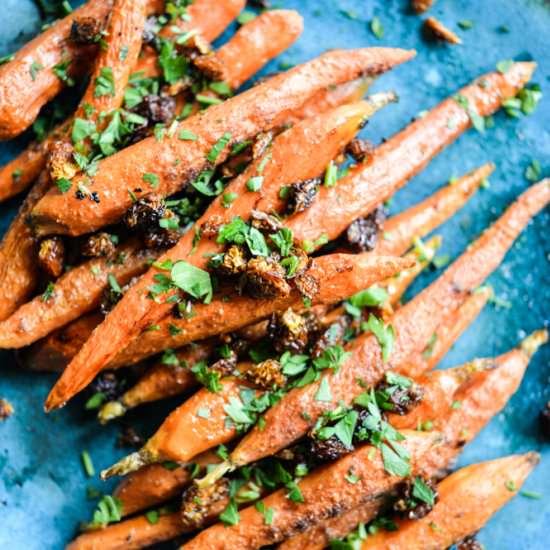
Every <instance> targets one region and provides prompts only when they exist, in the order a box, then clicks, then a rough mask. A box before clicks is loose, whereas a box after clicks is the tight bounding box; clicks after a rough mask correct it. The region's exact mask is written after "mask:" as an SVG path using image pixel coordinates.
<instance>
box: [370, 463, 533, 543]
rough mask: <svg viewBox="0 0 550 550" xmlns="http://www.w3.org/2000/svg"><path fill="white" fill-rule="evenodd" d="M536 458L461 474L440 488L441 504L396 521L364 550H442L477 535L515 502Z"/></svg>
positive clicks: (471, 468)
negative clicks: (415, 516)
mask: <svg viewBox="0 0 550 550" xmlns="http://www.w3.org/2000/svg"><path fill="white" fill-rule="evenodd" d="M539 461H540V456H539V455H538V454H537V453H527V454H524V455H512V456H508V457H505V458H500V459H497V460H491V461H490V462H482V463H480V464H473V465H472V466H467V467H465V468H461V469H460V470H458V471H457V472H454V473H452V474H451V475H450V476H449V477H448V478H446V479H444V480H443V481H442V482H441V483H439V485H438V486H437V492H438V493H439V500H438V502H437V503H436V504H435V506H434V508H433V510H432V511H431V512H430V513H429V514H428V515H427V516H425V517H423V518H421V519H418V520H399V519H398V520H397V521H396V524H397V529H396V530H395V531H392V532H390V531H385V530H380V531H379V532H378V533H376V534H375V535H373V536H369V537H368V538H367V539H366V540H365V541H364V542H363V545H362V546H361V549H362V550H376V549H379V550H382V549H384V550H398V549H401V548H410V549H411V550H416V549H417V550H420V549H422V550H440V549H441V548H448V547H450V546H452V545H453V544H454V543H456V542H459V541H460V540H462V539H463V538H465V537H467V536H469V535H473V534H475V533H476V532H477V531H479V530H480V529H481V528H482V527H483V526H484V525H485V523H486V522H487V521H488V520H489V519H490V518H491V516H493V515H494V514H495V513H496V512H497V511H498V510H499V509H500V508H502V506H504V505H505V504H506V503H507V502H508V501H509V500H510V499H512V498H513V497H514V496H515V495H516V494H517V492H518V491H519V490H520V489H521V486H522V485H523V483H524V482H525V480H526V479H527V477H528V476H529V474H530V473H531V472H532V471H533V469H534V468H535V466H536V465H537V464H538V463H539Z"/></svg>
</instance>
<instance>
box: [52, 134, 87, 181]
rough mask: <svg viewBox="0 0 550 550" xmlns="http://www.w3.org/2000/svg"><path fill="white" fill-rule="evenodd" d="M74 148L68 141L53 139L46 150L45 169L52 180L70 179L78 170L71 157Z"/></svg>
mask: <svg viewBox="0 0 550 550" xmlns="http://www.w3.org/2000/svg"><path fill="white" fill-rule="evenodd" d="M73 154H74V149H73V146H72V145H71V144H70V143H67V142H65V141H55V142H54V143H53V144H52V145H51V147H50V150H49V152H48V156H47V160H46V163H47V170H48V172H49V174H50V176H51V178H52V180H54V181H57V180H61V179H67V180H71V179H72V178H74V177H75V176H76V174H78V172H79V171H80V169H79V167H78V165H77V164H76V163H75V162H74V158H73Z"/></svg>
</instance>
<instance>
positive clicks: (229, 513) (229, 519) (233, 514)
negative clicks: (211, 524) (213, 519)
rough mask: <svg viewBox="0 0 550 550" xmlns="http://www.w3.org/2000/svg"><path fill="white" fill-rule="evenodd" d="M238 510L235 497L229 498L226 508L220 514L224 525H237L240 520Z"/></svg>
mask: <svg viewBox="0 0 550 550" xmlns="http://www.w3.org/2000/svg"><path fill="white" fill-rule="evenodd" d="M240 519H241V518H240V516H239V511H238V509H237V503H236V502H235V499H233V498H232V499H230V501H229V504H228V505H227V508H226V509H225V510H224V511H223V512H222V513H221V514H220V520H221V521H222V522H223V523H225V524H226V525H237V524H238V523H239V521H240Z"/></svg>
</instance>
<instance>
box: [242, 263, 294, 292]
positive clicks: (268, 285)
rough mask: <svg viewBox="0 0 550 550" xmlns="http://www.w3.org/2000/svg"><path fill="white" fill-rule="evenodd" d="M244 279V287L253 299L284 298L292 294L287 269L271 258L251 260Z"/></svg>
mask: <svg viewBox="0 0 550 550" xmlns="http://www.w3.org/2000/svg"><path fill="white" fill-rule="evenodd" d="M244 277H245V281H244V287H245V289H246V291H247V292H248V293H249V294H250V295H251V296H252V297H253V298H279V297H280V298H284V297H286V296H288V295H289V294H290V291H291V288H290V285H289V284H288V283H287V281H286V280H285V277H286V270H285V268H284V267H282V266H281V265H280V264H279V263H278V262H277V261H276V260H274V259H273V258H271V257H263V256H258V257H257V258H252V259H251V260H249V262H248V264H247V266H246V272H245V275H244Z"/></svg>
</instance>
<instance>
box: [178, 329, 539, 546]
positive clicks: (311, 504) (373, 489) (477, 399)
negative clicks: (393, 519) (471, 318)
mask: <svg viewBox="0 0 550 550" xmlns="http://www.w3.org/2000/svg"><path fill="white" fill-rule="evenodd" d="M547 339H548V334H547V332H546V331H538V332H535V333H534V334H533V335H531V336H529V337H528V338H527V339H525V340H524V341H523V342H522V343H521V344H520V346H519V347H518V348H517V349H515V350H512V351H510V352H508V353H506V354H504V355H501V356H499V357H497V358H496V359H494V360H482V361H481V363H479V362H478V367H479V368H477V369H471V368H467V367H466V368H464V369H458V370H455V369H453V371H454V373H452V374H451V376H453V374H454V378H455V380H454V381H453V382H452V383H453V384H454V387H453V390H455V392H454V395H455V398H457V399H461V401H460V403H461V406H460V407H444V406H442V404H443V405H444V404H445V402H447V403H448V395H447V396H445V397H443V398H442V397H441V396H440V395H437V394H435V395H434V394H431V395H430V394H429V395H430V397H431V398H432V399H434V400H435V401H433V404H434V405H435V408H437V409H439V410H441V412H442V413H444V414H443V415H442V416H441V415H440V417H439V423H438V424H437V425H436V429H438V428H441V430H442V433H438V432H432V433H431V435H432V436H433V437H434V439H433V441H434V442H437V443H436V444H435V445H430V444H429V440H426V439H424V440H419V436H421V435H422V433H419V432H411V431H409V430H403V431H402V432H401V433H402V434H403V435H405V441H404V442H403V443H405V444H407V449H409V450H410V456H411V462H412V464H411V471H412V472H413V474H417V473H422V474H423V475H425V476H426V477H433V476H434V475H435V474H436V472H437V471H438V470H439V469H441V468H442V467H445V466H446V465H447V464H448V463H449V461H450V460H451V459H452V458H454V457H455V456H456V455H457V454H458V452H460V450H461V449H462V448H463V445H464V443H465V442H468V441H471V440H472V438H473V437H475V435H477V433H478V432H479V431H480V429H481V428H482V427H483V426H484V425H485V424H486V423H487V422H488V420H489V419H490V418H492V417H493V416H494V415H495V414H496V413H497V412H498V411H499V410H500V409H501V408H502V407H503V406H504V405H505V404H506V402H507V400H508V399H509V398H510V396H511V395H512V394H513V393H514V391H515V390H516V389H517V387H518V385H519V383H520V382H521V379H522V376H523V373H524V372H525V369H526V368H527V365H528V363H529V360H530V358H531V357H532V355H533V353H535V351H536V350H537V348H538V347H539V346H540V345H541V344H542V343H544V342H545V341H546V340H547ZM440 376H441V377H442V378H440V379H439V382H440V384H441V387H440V389H441V390H442V389H443V388H445V387H446V385H447V384H448V383H449V381H448V380H444V379H443V377H444V376H445V372H443V373H442V374H441V375H440ZM446 376H449V375H448V374H447V375H446ZM436 386H437V384H434V387H436ZM443 395H444V394H443ZM440 401H441V402H440ZM395 419H396V415H395V414H392V415H391V422H393V421H395ZM403 419H404V421H405V423H407V420H406V419H408V422H414V420H415V419H414V417H411V416H410V415H407V416H405V417H403ZM424 435H427V434H425V433H424ZM419 441H422V443H421V445H423V447H422V449H420V450H418V449H417V448H416V447H417V445H418V443H419ZM350 471H351V472H353V474H354V477H355V479H357V478H359V479H358V481H357V482H356V483H351V482H349V481H348V480H347V477H346V476H349V473H350ZM382 474H383V475H382ZM379 476H380V477H382V479H380V477H379ZM375 479H376V481H374V480H375ZM398 481H399V478H398V477H396V476H390V475H388V474H387V473H384V466H383V464H382V462H381V461H380V458H379V456H378V454H377V453H376V452H373V450H372V447H371V446H369V445H366V446H364V447H360V448H358V449H356V450H355V451H352V452H351V453H350V454H348V455H346V456H344V457H343V458H340V459H339V460H337V461H336V462H334V463H330V464H327V465H325V466H322V467H321V468H319V469H317V470H314V471H313V473H312V474H310V475H309V476H307V477H305V478H304V479H303V480H302V481H301V482H300V484H299V488H300V492H301V494H302V496H303V500H304V503H302V504H296V503H292V502H291V501H290V500H289V499H288V498H287V497H286V495H285V492H284V491H277V492H276V493H273V494H272V495H270V496H269V497H267V498H265V499H263V500H262V502H263V504H264V506H263V509H264V510H268V509H270V508H271V509H273V513H272V515H273V521H272V522H271V523H270V524H269V525H266V523H265V522H264V518H263V516H262V514H260V513H259V512H258V511H257V509H256V508H255V507H253V506H251V507H249V508H246V509H245V510H244V511H242V512H240V521H239V523H238V524H237V525H232V526H230V527H227V526H222V525H221V524H217V525H215V526H213V527H211V528H209V529H207V530H205V531H203V532H202V533H200V534H199V535H198V536H197V537H195V538H194V539H192V541H190V542H189V543H187V544H186V545H185V546H184V548H185V549H186V550H193V549H194V548H203V547H204V548H206V547H207V548H211V549H213V550H214V549H216V548H223V549H224V550H233V549H241V548H242V549H244V548H257V547H260V546H262V545H264V544H266V545H267V544H273V543H275V542H278V541H280V540H282V539H284V538H288V537H291V536H293V535H295V534H296V533H297V532H299V531H303V529H304V526H308V525H315V524H316V523H318V522H319V521H323V520H325V519H326V518H330V517H333V516H334V515H336V514H342V513H348V512H349V511H351V510H357V508H358V507H359V506H362V505H363V503H369V505H368V506H367V507H366V510H365V514H364V515H363V518H364V520H365V521H368V520H369V519H372V518H373V517H374V515H375V513H376V511H377V510H378V509H379V508H380V506H381V504H382V503H383V498H378V499H375V498H374V497H377V496H378V497H381V496H383V495H384V494H387V493H388V492H389V491H391V490H392V489H393V488H395V486H396V484H397V483H398ZM371 505H372V508H371ZM369 511H370V512H371V513H372V516H370V517H369V516H368V512H369ZM221 533H223V536H220V535H221ZM316 533H319V532H318V531H316ZM304 547H305V548H308V549H309V548H315V547H317V546H316V545H312V546H311V547H310V546H301V548H304ZM405 547H407V548H408V546H405ZM399 548H402V547H399Z"/></svg>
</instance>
